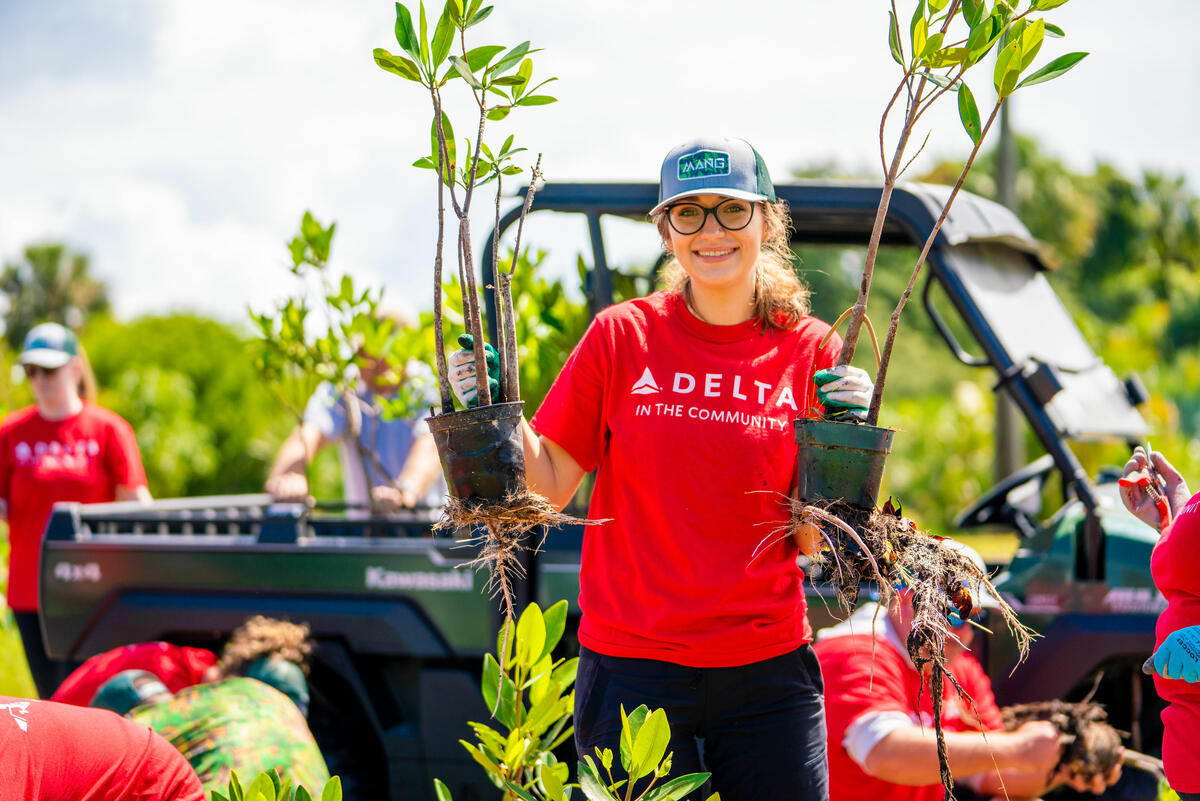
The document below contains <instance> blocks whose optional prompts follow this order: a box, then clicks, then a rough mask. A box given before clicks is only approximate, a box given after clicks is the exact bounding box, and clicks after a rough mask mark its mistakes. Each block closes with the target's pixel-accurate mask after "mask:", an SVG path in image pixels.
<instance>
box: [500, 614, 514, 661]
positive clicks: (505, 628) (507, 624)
mask: <svg viewBox="0 0 1200 801" xmlns="http://www.w3.org/2000/svg"><path fill="white" fill-rule="evenodd" d="M506 632H507V634H508V639H507V640H505V638H504V637H505V633H506ZM506 643H507V647H506ZM516 644H517V626H516V623H515V622H514V621H513V620H511V619H510V618H508V617H505V618H504V623H503V624H501V626H500V630H499V631H497V632H496V657H497V658H498V659H500V658H502V659H503V660H504V664H506V665H507V664H509V663H511V662H512V658H513V650H514V649H515V648H516ZM501 652H503V653H501Z"/></svg>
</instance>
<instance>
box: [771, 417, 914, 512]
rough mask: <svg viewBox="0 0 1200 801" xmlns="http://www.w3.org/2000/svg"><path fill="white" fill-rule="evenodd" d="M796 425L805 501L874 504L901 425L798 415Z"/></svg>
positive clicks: (801, 493) (869, 506)
mask: <svg viewBox="0 0 1200 801" xmlns="http://www.w3.org/2000/svg"><path fill="white" fill-rule="evenodd" d="M794 426H795V433H796V448H797V454H796V462H797V467H796V473H797V475H798V477H799V498H800V500H801V501H804V502H806V503H813V502H817V501H844V502H845V503H848V504H850V505H852V506H857V507H858V508H860V509H867V510H870V509H874V508H875V502H876V501H877V500H878V497H879V484H880V482H881V481H882V480H883V468H884V464H885V463H886V461H887V455H888V452H889V451H891V449H892V435H893V434H894V433H896V430H895V429H894V428H879V427H878V426H869V425H864V424H857V423H836V422H831V421H829V420H813V419H809V418H798V419H797V420H796V421H795V422H794Z"/></svg>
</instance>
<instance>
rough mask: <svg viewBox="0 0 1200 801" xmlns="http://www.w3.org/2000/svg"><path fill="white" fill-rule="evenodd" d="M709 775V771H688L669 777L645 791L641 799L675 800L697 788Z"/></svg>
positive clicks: (642, 800) (650, 800)
mask: <svg viewBox="0 0 1200 801" xmlns="http://www.w3.org/2000/svg"><path fill="white" fill-rule="evenodd" d="M711 775H712V774H711V773H689V774H687V775H686V776H680V777H679V778H677V779H671V781H669V782H667V783H666V784H664V785H662V786H660V787H655V788H654V789H653V790H651V791H650V792H648V793H646V794H645V795H644V796H642V799H641V801H677V800H678V799H680V798H683V797H685V796H686V795H687V794H688V793H691V792H692V791H693V790H696V789H699V788H700V787H701V786H702V785H703V784H704V783H705V782H706V781H708V778H709V777H710V776H711Z"/></svg>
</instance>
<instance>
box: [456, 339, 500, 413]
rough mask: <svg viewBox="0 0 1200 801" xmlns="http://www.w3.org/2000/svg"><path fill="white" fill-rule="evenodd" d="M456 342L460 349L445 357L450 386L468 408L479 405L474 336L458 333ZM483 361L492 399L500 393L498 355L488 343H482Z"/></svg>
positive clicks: (459, 400)
mask: <svg viewBox="0 0 1200 801" xmlns="http://www.w3.org/2000/svg"><path fill="white" fill-rule="evenodd" d="M458 344H459V345H460V346H461V347H462V350H456V351H454V353H451V354H450V358H449V359H447V362H448V364H449V369H450V388H451V389H452V390H454V397H456V398H458V402H459V403H461V404H462V405H463V406H465V407H467V408H468V409H470V408H473V407H475V406H478V405H479V386H478V385H477V384H476V382H475V338H474V337H472V336H471V335H470V334H460V335H459V337H458ZM483 356H484V362H485V363H486V364H487V372H488V389H489V390H491V393H492V400H495V399H496V398H497V397H498V396H499V395H500V357H499V356H498V355H497V354H496V349H495V348H493V347H492V346H491V345H490V344H489V343H487V342H484V343H483Z"/></svg>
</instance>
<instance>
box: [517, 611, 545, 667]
mask: <svg viewBox="0 0 1200 801" xmlns="http://www.w3.org/2000/svg"><path fill="white" fill-rule="evenodd" d="M545 644H546V623H545V622H544V621H543V620H542V610H541V608H540V607H539V606H538V605H537V604H530V605H529V606H527V607H525V611H524V612H522V613H521V618H520V620H518V621H517V662H518V663H519V664H521V665H523V666H526V667H528V666H530V665H531V664H532V663H533V661H534V660H537V659H540V658H541V656H542V648H543V646H545Z"/></svg>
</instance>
